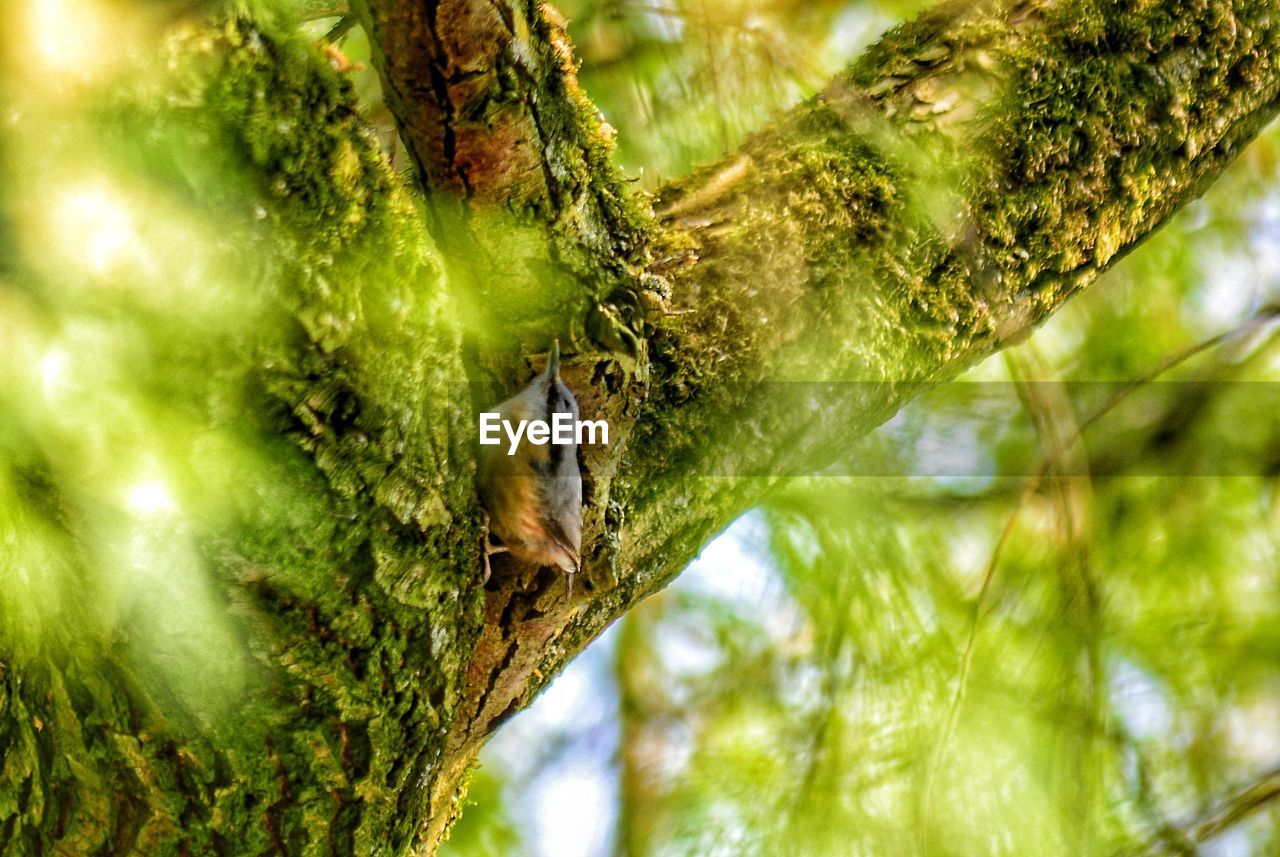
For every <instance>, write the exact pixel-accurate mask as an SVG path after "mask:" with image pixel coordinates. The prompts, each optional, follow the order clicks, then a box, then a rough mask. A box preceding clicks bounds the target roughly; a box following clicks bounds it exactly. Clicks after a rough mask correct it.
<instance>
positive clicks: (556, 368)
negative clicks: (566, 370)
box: [546, 339, 560, 378]
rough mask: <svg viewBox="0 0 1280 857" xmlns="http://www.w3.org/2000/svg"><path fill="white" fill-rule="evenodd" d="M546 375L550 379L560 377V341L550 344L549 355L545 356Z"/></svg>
mask: <svg viewBox="0 0 1280 857" xmlns="http://www.w3.org/2000/svg"><path fill="white" fill-rule="evenodd" d="M546 374H547V376H548V377H550V378H555V377H558V376H559V375H560V340H558V339H556V340H554V341H552V343H551V354H549V355H548V356H547V369H546Z"/></svg>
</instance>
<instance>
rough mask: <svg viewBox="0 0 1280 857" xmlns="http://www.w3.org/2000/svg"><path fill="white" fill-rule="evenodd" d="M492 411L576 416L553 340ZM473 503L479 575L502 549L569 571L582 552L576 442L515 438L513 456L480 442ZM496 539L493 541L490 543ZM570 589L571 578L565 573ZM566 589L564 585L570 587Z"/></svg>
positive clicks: (509, 417)
mask: <svg viewBox="0 0 1280 857" xmlns="http://www.w3.org/2000/svg"><path fill="white" fill-rule="evenodd" d="M493 410H495V411H497V412H498V414H499V415H500V417H501V419H503V420H506V421H508V422H510V423H512V424H517V423H519V421H520V420H529V421H533V420H542V421H544V422H546V423H548V424H550V423H551V422H552V421H553V417H554V415H555V414H557V413H567V414H572V415H573V421H574V422H575V423H576V422H577V420H578V401H577V399H575V398H574V396H573V393H572V392H571V391H570V390H569V388H568V387H566V386H565V384H564V382H563V381H561V380H560V342H559V340H557V341H556V343H555V344H554V345H553V346H552V349H551V354H550V356H549V357H548V358H547V368H546V369H544V370H543V371H542V374H541V375H539V376H537V377H536V378H534V379H533V380H532V381H530V382H529V384H528V386H526V387H525V388H524V389H523V390H521V391H520V392H519V393H516V394H515V395H514V396H512V397H511V398H510V399H507V400H506V401H505V402H502V403H501V404H500V405H498V406H497V407H495V408H494V409H493ZM478 485H479V493H480V503H481V505H482V506H483V507H484V510H485V512H486V513H487V514H488V518H489V520H488V527H487V529H488V533H487V534H486V536H485V545H484V562H485V580H488V579H489V556H490V555H492V554H496V553H503V552H504V551H509V552H510V553H511V554H512V555H514V556H515V557H517V558H519V559H522V560H526V561H528V562H532V563H536V564H537V565H540V566H550V567H553V568H559V569H562V570H563V571H565V572H566V573H568V574H570V575H573V574H576V573H577V572H578V570H579V568H580V558H579V553H580V551H581V549H582V474H581V473H580V472H579V471H578V447H577V444H576V443H567V444H556V443H546V444H543V445H541V446H539V445H536V444H533V443H530V442H529V440H528V438H527V436H526V437H523V438H522V439H521V441H520V444H519V446H518V447H517V448H516V451H515V454H514V455H508V454H507V449H505V448H503V447H502V446H481V447H480V467H479V478H478ZM493 536H496V537H497V538H498V540H499V541H500V542H501V544H498V545H495V544H493V542H492V540H491V537H493ZM569 585H570V587H572V585H573V578H572V577H570V578H569ZM570 591H572V589H570Z"/></svg>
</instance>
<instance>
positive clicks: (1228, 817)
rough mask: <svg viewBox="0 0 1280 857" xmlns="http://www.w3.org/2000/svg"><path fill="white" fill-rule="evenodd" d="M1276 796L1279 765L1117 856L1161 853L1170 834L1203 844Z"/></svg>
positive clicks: (1279, 794) (1279, 783) (1278, 793)
mask: <svg viewBox="0 0 1280 857" xmlns="http://www.w3.org/2000/svg"><path fill="white" fill-rule="evenodd" d="M1277 798H1280V766H1277V767H1274V768H1272V769H1270V770H1269V771H1267V772H1265V773H1264V774H1262V776H1260V777H1259V778H1258V779H1257V780H1255V781H1254V782H1253V783H1251V784H1249V785H1248V786H1245V787H1244V788H1242V789H1240V790H1238V791H1237V792H1236V793H1235V794H1233V795H1231V796H1230V797H1228V798H1226V799H1225V800H1222V801H1220V802H1219V803H1218V804H1217V805H1216V806H1215V807H1214V808H1213V809H1212V810H1210V811H1209V814H1208V815H1206V816H1205V817H1203V818H1201V819H1199V820H1196V821H1192V822H1189V823H1186V824H1169V825H1165V826H1164V827H1163V828H1162V829H1161V830H1160V831H1159V832H1158V833H1157V835H1156V836H1155V837H1154V838H1153V839H1152V840H1150V841H1148V842H1147V843H1145V844H1144V845H1140V846H1138V847H1137V848H1136V849H1133V850H1126V851H1123V852H1119V853H1118V855H1117V857H1120V855H1125V854H1127V855H1143V857H1147V855H1156V854H1160V853H1162V852H1163V850H1164V848H1165V847H1167V845H1168V843H1169V839H1170V835H1171V834H1173V838H1174V839H1175V841H1178V842H1186V843H1188V844H1190V845H1191V846H1193V847H1194V846H1198V845H1203V844H1204V843H1206V842H1208V841H1209V840H1211V839H1214V838H1216V837H1218V836H1221V835H1222V834H1223V833H1226V832H1227V831H1228V830H1230V829H1231V828H1232V827H1235V826H1236V825H1237V824H1239V823H1240V822H1242V821H1244V820H1246V819H1248V818H1249V817H1250V816H1252V815H1254V814H1255V813H1257V812H1259V811H1261V810H1262V809H1265V808H1266V807H1267V805H1268V804H1270V803H1271V802H1272V801H1274V800H1276V799H1277Z"/></svg>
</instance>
